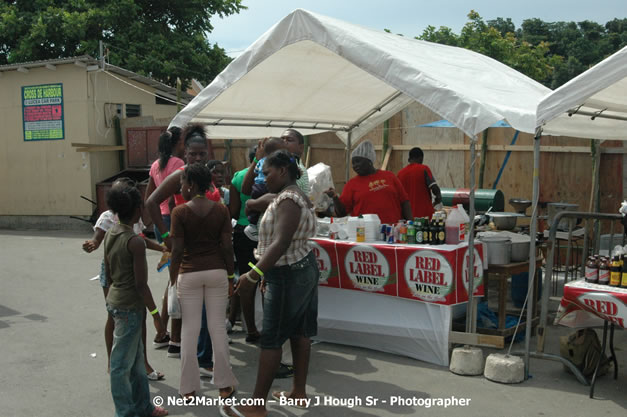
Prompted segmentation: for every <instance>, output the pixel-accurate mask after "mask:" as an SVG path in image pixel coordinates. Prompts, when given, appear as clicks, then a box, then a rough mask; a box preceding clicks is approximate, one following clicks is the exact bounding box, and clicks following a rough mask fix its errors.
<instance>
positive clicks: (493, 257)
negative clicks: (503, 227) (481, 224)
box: [479, 234, 512, 265]
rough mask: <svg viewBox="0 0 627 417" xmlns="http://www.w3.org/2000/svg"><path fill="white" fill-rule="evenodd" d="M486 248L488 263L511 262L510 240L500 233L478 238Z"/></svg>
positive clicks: (503, 263)
mask: <svg viewBox="0 0 627 417" xmlns="http://www.w3.org/2000/svg"><path fill="white" fill-rule="evenodd" d="M479 239H480V240H481V241H482V242H483V243H485V245H486V247H487V249H488V265H506V264H509V263H511V258H512V240H511V239H510V238H509V237H507V236H502V235H497V234H494V235H485V236H481V237H480V238H479Z"/></svg>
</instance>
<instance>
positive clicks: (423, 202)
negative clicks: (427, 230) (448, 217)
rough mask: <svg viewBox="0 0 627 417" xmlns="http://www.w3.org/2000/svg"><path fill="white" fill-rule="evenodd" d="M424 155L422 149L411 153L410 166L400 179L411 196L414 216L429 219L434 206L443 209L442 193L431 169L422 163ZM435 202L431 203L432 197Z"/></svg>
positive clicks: (403, 170) (400, 172) (404, 169)
mask: <svg viewBox="0 0 627 417" xmlns="http://www.w3.org/2000/svg"><path fill="white" fill-rule="evenodd" d="M423 158H424V154H423V153H422V149H420V148H412V150H411V151H409V165H407V166H406V167H405V168H403V169H401V170H400V171H399V173H398V179H399V180H400V182H401V184H403V187H404V188H405V191H407V194H408V195H409V201H410V203H411V208H412V214H413V215H414V217H429V218H431V216H432V215H433V212H434V206H435V208H436V209H437V210H439V209H441V208H442V193H441V192H440V187H438V184H436V182H435V179H434V178H433V174H432V173H431V169H429V167H428V166H426V165H424V164H423V163H422V160H423ZM432 194H433V197H434V200H433V204H432V203H431V195H432Z"/></svg>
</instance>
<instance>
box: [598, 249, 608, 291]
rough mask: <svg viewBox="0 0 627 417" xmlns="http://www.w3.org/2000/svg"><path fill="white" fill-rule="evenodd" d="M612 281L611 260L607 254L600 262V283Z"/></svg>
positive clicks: (605, 283) (604, 283)
mask: <svg viewBox="0 0 627 417" xmlns="http://www.w3.org/2000/svg"><path fill="white" fill-rule="evenodd" d="M609 283H610V262H609V259H608V258H607V257H605V256H603V257H601V261H600V263H599V284H601V285H607V284H609Z"/></svg>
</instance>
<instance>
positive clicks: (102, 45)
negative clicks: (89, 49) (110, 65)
mask: <svg viewBox="0 0 627 417" xmlns="http://www.w3.org/2000/svg"><path fill="white" fill-rule="evenodd" d="M98 49H99V53H100V69H101V70H103V71H104V69H105V58H104V44H103V43H102V41H98Z"/></svg>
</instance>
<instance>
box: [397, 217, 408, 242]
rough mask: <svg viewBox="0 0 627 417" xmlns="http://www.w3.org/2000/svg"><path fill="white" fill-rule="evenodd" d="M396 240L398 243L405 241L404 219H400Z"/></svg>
mask: <svg viewBox="0 0 627 417" xmlns="http://www.w3.org/2000/svg"><path fill="white" fill-rule="evenodd" d="M398 240H399V243H407V224H406V223H405V220H401V227H400V228H399V231H398Z"/></svg>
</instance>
